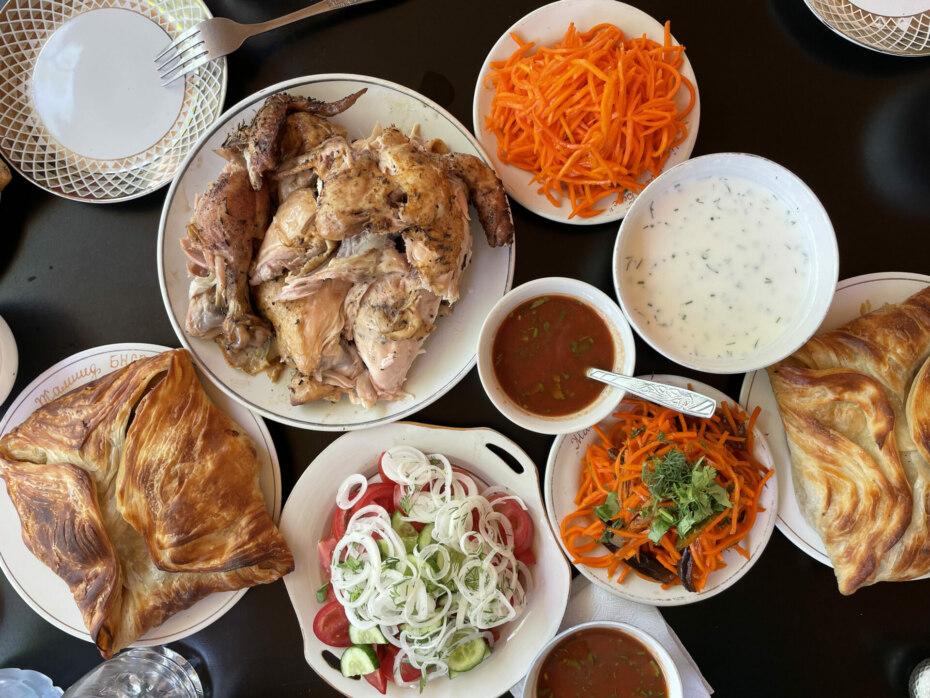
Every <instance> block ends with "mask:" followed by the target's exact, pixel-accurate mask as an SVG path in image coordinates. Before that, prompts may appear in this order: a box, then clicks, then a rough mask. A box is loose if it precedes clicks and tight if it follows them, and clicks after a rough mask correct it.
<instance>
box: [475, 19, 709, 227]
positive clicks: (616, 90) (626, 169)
mask: <svg viewBox="0 0 930 698" xmlns="http://www.w3.org/2000/svg"><path fill="white" fill-rule="evenodd" d="M511 38H512V39H513V40H514V41H515V43H516V44H517V49H516V50H515V51H514V52H513V53H512V54H511V55H510V56H509V57H508V58H507V59H506V60H504V61H495V62H493V63H492V64H491V71H490V72H489V74H488V75H487V76H486V78H485V85H487V86H491V87H493V88H494V89H495V94H494V97H493V99H492V103H491V110H490V115H489V116H488V117H486V121H485V128H486V129H487V130H489V131H491V132H493V133H494V135H495V136H496V137H497V149H498V156H499V157H500V158H501V160H502V161H503V162H506V163H509V164H512V165H514V166H516V167H519V168H521V169H524V170H528V171H531V172H533V173H534V177H533V179H532V181H533V182H534V183H536V184H538V185H539V189H538V191H539V192H540V193H542V194H543V195H545V196H546V197H547V198H548V199H549V201H551V202H553V204H554V205H556V206H558V205H560V204H561V201H560V199H561V198H562V197H565V198H567V199H568V201H569V202H570V205H571V208H572V212H571V216H576V215H577V216H581V217H589V216H592V215H597V213H599V212H600V210H598V209H596V208H595V207H596V206H598V205H599V202H601V201H602V200H603V199H604V198H606V197H609V196H614V195H616V196H619V195H621V194H622V193H623V192H624V191H627V190H628V191H633V192H638V191H640V190H641V189H642V188H643V186H644V184H643V182H642V181H640V180H641V179H642V178H643V176H644V175H645V174H646V173H651V174H653V175H655V174H658V173H659V172H660V171H661V170H662V168H663V167H664V165H665V162H666V160H667V159H668V156H669V153H670V151H671V149H672V148H673V147H674V146H675V145H677V144H678V143H681V142H682V141H683V140H684V138H685V137H686V135H687V124H686V122H685V119H686V117H687V115H688V113H690V111H691V109H692V108H693V105H694V100H695V91H694V86H693V85H692V84H691V82H690V81H689V80H688V79H687V78H685V77H684V76H683V75H682V74H681V72H680V68H681V66H682V65H683V63H684V57H683V50H684V49H683V47H681V46H673V45H672V38H671V29H670V25H669V23H667V22H666V24H665V27H664V30H663V39H662V42H661V43H659V42H656V41H653V40H651V39H647V38H646V37H645V36H643V37H639V38H633V39H631V40H627V39H626V38H625V37H624V35H623V32H622V31H621V30H620V29H619V28H617V27H615V26H613V25H609V24H600V25H597V26H596V27H592V28H591V29H590V30H588V31H586V32H578V30H577V29H576V28H575V25H574V24H571V25H569V27H568V29H567V30H566V32H565V35H564V37H563V38H562V41H561V42H559V43H556V44H555V45H554V46H551V47H546V46H541V47H539V48H536V46H535V45H534V44H533V43H531V42H524V41H523V40H522V39H521V38H520V37H519V36H517V35H516V34H511ZM534 49H535V51H534ZM682 87H684V88H685V89H686V90H687V94H684V93H683V92H682V89H681V88H682ZM682 104H683V106H682ZM567 145H571V146H572V147H573V148H575V149H574V150H572V149H571V148H568V147H566V146H567Z"/></svg>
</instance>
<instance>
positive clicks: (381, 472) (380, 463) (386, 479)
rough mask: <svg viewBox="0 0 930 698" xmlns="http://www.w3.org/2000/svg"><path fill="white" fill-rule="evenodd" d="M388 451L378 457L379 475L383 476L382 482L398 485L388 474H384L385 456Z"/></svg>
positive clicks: (382, 452)
mask: <svg viewBox="0 0 930 698" xmlns="http://www.w3.org/2000/svg"><path fill="white" fill-rule="evenodd" d="M385 453H386V451H381V455H380V456H379V457H378V474H379V475H381V482H389V483H391V484H392V485H396V484H397V482H396V481H395V480H392V479H391V478H389V477H388V476H387V473H385V472H384V465H383V463H384V454H385Z"/></svg>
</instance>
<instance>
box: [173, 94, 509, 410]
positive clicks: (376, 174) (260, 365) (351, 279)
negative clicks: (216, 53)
mask: <svg viewBox="0 0 930 698" xmlns="http://www.w3.org/2000/svg"><path fill="white" fill-rule="evenodd" d="M364 92H365V90H361V91H359V92H356V93H354V94H351V95H348V96H347V97H345V98H343V99H341V100H338V101H336V102H320V101H317V100H314V99H311V98H307V97H299V96H294V95H289V94H286V93H280V94H276V95H273V96H272V97H269V98H268V99H267V100H266V101H265V103H264V104H263V105H262V107H261V108H260V109H259V110H258V112H257V113H256V114H255V117H254V118H253V119H252V121H251V123H250V124H247V125H245V124H244V125H242V126H240V127H239V128H238V129H236V131H235V132H234V133H232V134H231V135H230V136H229V137H228V138H227V140H226V142H225V143H224V146H223V148H222V150H221V151H220V154H221V155H222V156H223V157H224V158H225V159H226V160H227V164H226V166H225V168H224V169H223V171H222V172H221V173H220V176H219V178H218V179H217V180H216V181H215V182H214V183H213V184H212V185H211V186H210V187H209V189H208V190H207V191H206V192H204V193H203V194H202V195H201V196H200V197H199V198H198V200H197V202H196V206H195V212H194V215H193V217H192V219H191V221H190V223H189V225H188V229H187V232H188V236H187V238H186V239H184V240H183V241H182V247H183V248H184V251H185V253H186V254H187V257H188V260H189V262H188V271H189V272H190V274H191V275H192V276H193V281H192V282H191V289H190V304H189V307H188V313H187V319H186V331H187V333H188V334H189V335H191V336H193V337H201V338H212V339H214V340H215V341H216V343H217V344H218V345H219V347H220V348H221V350H222V351H223V354H224V356H225V358H226V360H227V361H228V362H229V363H230V364H231V365H232V366H235V367H237V368H239V369H242V370H243V371H246V372H248V373H250V374H256V373H260V372H267V373H269V374H270V375H271V377H272V378H273V379H276V378H277V375H278V373H279V371H280V370H281V369H282V368H283V367H284V366H287V367H290V368H291V369H293V378H292V379H291V383H290V395H291V403H292V404H294V405H300V404H304V403H306V402H310V401H313V400H319V399H326V400H330V401H333V402H336V401H339V400H340V399H342V397H343V396H346V397H347V398H348V399H349V400H350V401H352V402H353V403H356V404H361V405H363V406H366V407H370V406H372V405H374V404H375V403H376V402H377V401H379V400H400V399H404V398H405V397H407V393H406V392H405V391H404V387H403V386H404V382H405V380H406V377H407V373H408V372H409V370H410V366H411V365H412V363H413V361H414V360H415V359H416V357H417V356H418V355H419V354H421V353H422V351H423V342H424V341H425V340H426V338H427V337H428V336H429V335H430V333H431V332H432V331H433V330H434V329H435V327H436V322H437V318H439V317H440V316H441V315H443V314H445V313H447V312H449V311H450V310H451V307H452V305H453V304H454V303H455V302H456V301H457V300H458V299H459V296H460V295H461V286H462V278H463V274H464V273H465V270H466V269H467V267H468V263H469V260H470V258H471V251H472V236H471V227H470V223H469V203H470V204H471V205H472V206H474V209H475V211H476V212H477V215H478V219H479V221H480V222H481V225H482V227H483V228H484V230H485V233H486V235H487V239H488V243H489V244H490V245H491V246H494V247H498V246H503V245H510V244H511V243H512V241H513V220H512V218H511V214H510V207H509V204H508V202H507V197H506V195H505V193H504V189H503V186H502V185H501V183H500V180H499V179H498V178H497V176H496V174H495V173H494V171H493V170H491V169H490V168H489V167H488V165H486V164H485V163H484V162H483V161H482V160H481V159H480V158H477V157H475V156H473V155H468V154H464V153H451V152H449V151H448V148H447V147H446V146H445V144H444V143H443V142H442V141H441V140H438V139H436V140H427V139H425V138H424V137H423V136H422V135H421V134H420V133H419V129H417V128H414V129H413V131H412V132H411V133H409V134H405V133H402V132H401V131H400V130H399V129H397V128H395V127H387V128H382V127H381V126H380V125H379V126H377V127H376V128H375V129H374V132H373V133H372V134H371V135H370V136H369V137H368V138H359V139H355V140H352V139H350V138H349V136H348V133H347V131H346V129H345V128H344V127H342V126H340V125H339V124H338V123H335V122H333V121H330V120H329V117H333V116H336V115H338V114H340V113H342V112H343V111H344V110H346V109H348V108H350V107H352V105H354V104H355V103H356V101H357V100H358V99H359V98H360V97H361V96H362V95H363V94H364Z"/></svg>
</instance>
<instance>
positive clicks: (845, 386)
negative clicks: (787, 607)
mask: <svg viewBox="0 0 930 698" xmlns="http://www.w3.org/2000/svg"><path fill="white" fill-rule="evenodd" d="M928 356H930V287H928V288H927V289H925V290H923V291H921V292H920V293H917V294H915V295H914V296H912V297H910V298H908V299H907V300H905V301H904V302H902V303H900V304H896V305H889V306H885V307H883V308H880V309H878V310H875V311H873V312H871V313H869V314H867V315H864V316H862V317H859V318H856V319H855V320H853V321H851V322H849V323H847V324H846V325H843V326H842V327H840V328H837V329H836V330H833V331H831V332H827V333H825V334H823V335H820V336H817V337H814V338H813V339H811V340H810V341H809V342H807V343H806V344H805V345H804V346H803V347H801V348H800V349H799V350H798V351H797V352H795V353H794V354H793V355H792V356H790V357H789V358H787V359H786V360H785V361H783V362H781V363H779V364H776V365H774V366H772V367H770V368H769V369H768V373H769V379H770V381H771V383H772V389H773V391H774V394H775V398H776V400H777V402H778V409H779V413H780V414H781V418H782V422H783V423H784V425H785V431H786V433H787V435H788V444H789V448H790V451H791V461H792V474H793V480H794V485H795V491H796V493H797V497H798V504H799V506H800V509H801V511H802V513H803V514H804V516H805V518H806V519H807V520H808V522H809V523H810V524H811V525H812V526H813V527H814V529H816V530H817V532H818V533H819V534H820V536H821V538H822V539H823V542H824V545H825V547H826V549H827V554H828V555H829V557H830V560H831V562H832V563H833V566H834V571H835V573H836V577H837V582H838V585H839V589H840V591H841V592H842V593H844V594H851V593H853V592H854V591H855V590H856V589H858V588H859V587H861V586H864V585H867V584H872V583H874V582H878V581H883V580H891V581H895V580H904V579H913V578H914V577H918V576H921V575H923V574H926V573H928V572H930V536H928V528H927V518H926V512H927V511H928V505H927V502H928V497H930V485H928V483H930V464H928V462H927V453H928V452H930V449H928V448H927V447H924V448H920V447H919V446H918V439H924V440H925V437H926V435H927V434H928V431H930V377H928V375H927V369H926V366H925V364H926V362H927V358H928ZM918 375H919V376H920V379H919V380H915V377H917V376H918ZM912 386H913V387H912ZM925 443H930V442H926V441H925Z"/></svg>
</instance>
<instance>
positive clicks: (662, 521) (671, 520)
mask: <svg viewBox="0 0 930 698" xmlns="http://www.w3.org/2000/svg"><path fill="white" fill-rule="evenodd" d="M660 436H662V437H663V439H664V435H662V434H660ZM716 476H717V470H716V469H715V468H714V467H713V466H712V465H708V464H704V458H703V456H702V457H701V458H700V459H698V461H697V462H696V463H694V464H691V463H688V459H687V456H686V455H685V453H684V451H681V450H680V449H677V448H673V449H671V450H670V451H668V452H667V453H666V454H665V455H664V456H662V457H653V458H650V459H649V460H648V461H647V462H646V463H644V464H643V474H642V477H643V482H645V483H646V486H647V487H648V488H649V493H650V494H651V495H652V497H653V499H652V503H651V504H650V505H649V506H648V507H646V509H645V513H647V514H648V515H649V516H650V517H651V519H652V523H651V527H650V531H649V540H651V541H652V542H653V543H658V542H659V540H660V539H661V538H662V536H663V535H665V533H666V532H667V531H668V530H669V529H670V528H672V527H673V526H674V527H675V528H677V530H678V535H679V537H684V536H686V535H687V534H688V531H690V530H691V529H692V528H694V527H695V526H697V525H699V524H701V523H702V522H703V521H705V520H706V519H708V518H709V517H710V516H712V515H714V514H716V513H719V512H721V511H723V510H724V509H728V508H730V507H732V506H733V505H732V503H731V502H730V499H729V497H728V496H727V491H726V490H725V489H724V488H723V487H721V486H720V485H719V484H718V483H717V482H716V481H715V480H714V478H715V477H716ZM667 501H671V502H672V505H671V506H661V507H660V506H659V504H660V503H661V502H667Z"/></svg>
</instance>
